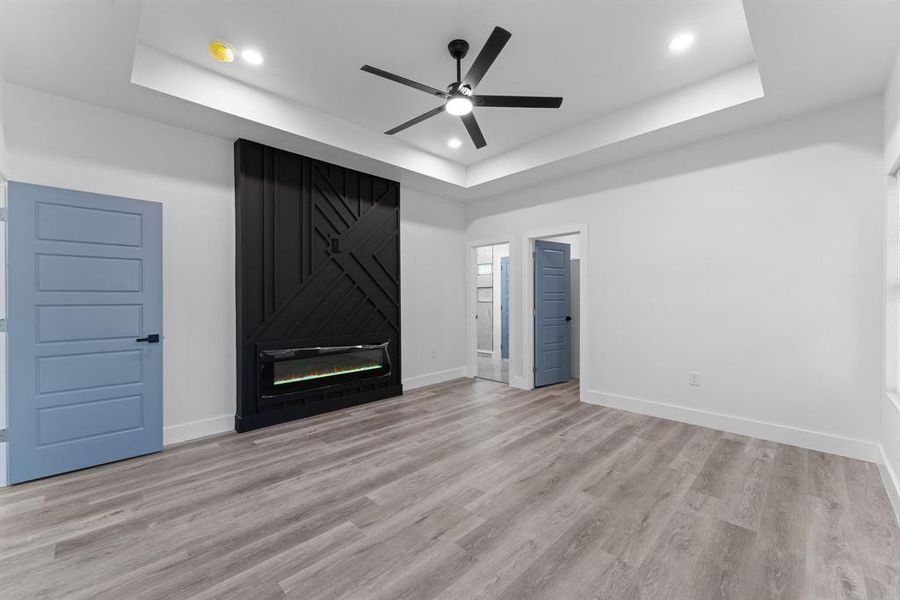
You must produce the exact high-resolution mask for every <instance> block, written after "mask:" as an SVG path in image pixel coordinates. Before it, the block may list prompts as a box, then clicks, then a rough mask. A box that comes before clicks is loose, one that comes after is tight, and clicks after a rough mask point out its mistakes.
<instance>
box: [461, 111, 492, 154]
mask: <svg viewBox="0 0 900 600" xmlns="http://www.w3.org/2000/svg"><path fill="white" fill-rule="evenodd" d="M460 118H461V119H462V122H463V125H465V126H466V131H468V132H469V137H471V138H472V142H473V143H474V144H475V147H476V148H484V147H485V146H487V142H486V141H485V140H484V135H483V134H482V133H481V127H479V126H478V121H476V120H475V115H473V114H472V113H469V114H466V115H463V116H462V117H460Z"/></svg>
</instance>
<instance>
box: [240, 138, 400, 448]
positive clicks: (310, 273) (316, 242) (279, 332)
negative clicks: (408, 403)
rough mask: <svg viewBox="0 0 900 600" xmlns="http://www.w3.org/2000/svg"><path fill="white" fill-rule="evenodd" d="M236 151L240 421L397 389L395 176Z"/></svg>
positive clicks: (273, 419)
mask: <svg viewBox="0 0 900 600" xmlns="http://www.w3.org/2000/svg"><path fill="white" fill-rule="evenodd" d="M234 148H235V153H234V158H235V221H236V223H235V225H236V227H235V230H236V231H235V254H236V264H235V283H236V285H235V287H236V303H237V411H236V414H235V429H236V430H237V431H249V430H251V429H257V428H259V427H265V426H267V425H273V424H276V423H281V422H284V421H289V420H291V419H297V418H300V417H306V416H310V415H314V414H318V413H322V412H326V411H330V410H335V409H338V408H344V407H347V406H353V405H356V404H360V403H363V402H371V401H373V400H379V399H382V398H388V397H391V396H396V395H399V394H402V393H403V387H402V385H401V383H400V382H401V378H400V373H401V370H400V367H401V366H400V186H399V184H398V183H397V182H395V181H389V180H387V179H382V178H380V177H375V176H373V175H368V174H366V173H361V172H359V171H354V170H352V169H346V168H343V167H339V166H337V165H332V164H329V163H325V162H322V161H318V160H314V159H312V158H308V157H305V156H299V155H297V154H292V153H290V152H285V151H283V150H278V149H276V148H272V147H269V146H264V145H262V144H258V143H255V142H251V141H247V140H237V141H236V142H235V146H234Z"/></svg>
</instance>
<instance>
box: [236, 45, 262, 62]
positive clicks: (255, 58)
mask: <svg viewBox="0 0 900 600" xmlns="http://www.w3.org/2000/svg"><path fill="white" fill-rule="evenodd" d="M241 58H243V59H244V60H245V61H247V62H248V63H250V64H251V65H261V64H262V63H263V56H262V54H260V53H259V52H257V51H256V50H253V49H251V48H247V49H246V50H244V51H242V52H241Z"/></svg>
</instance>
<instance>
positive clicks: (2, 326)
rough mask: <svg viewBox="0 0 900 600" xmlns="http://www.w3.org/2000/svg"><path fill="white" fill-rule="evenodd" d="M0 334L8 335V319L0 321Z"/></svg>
mask: <svg viewBox="0 0 900 600" xmlns="http://www.w3.org/2000/svg"><path fill="white" fill-rule="evenodd" d="M0 333H6V319H0Z"/></svg>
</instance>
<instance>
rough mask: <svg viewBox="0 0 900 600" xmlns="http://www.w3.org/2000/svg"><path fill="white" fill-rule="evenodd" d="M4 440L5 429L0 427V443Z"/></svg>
mask: <svg viewBox="0 0 900 600" xmlns="http://www.w3.org/2000/svg"><path fill="white" fill-rule="evenodd" d="M5 441H6V430H5V429H0V443H3V442H5Z"/></svg>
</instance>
